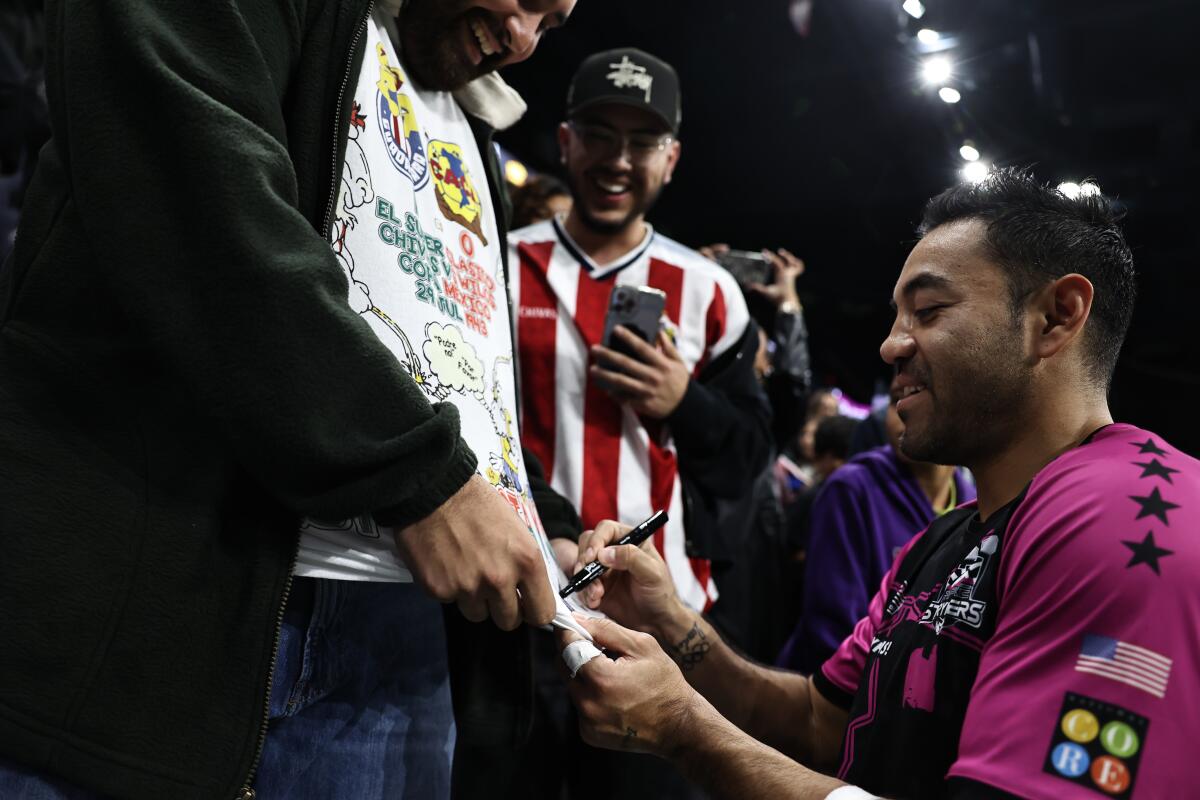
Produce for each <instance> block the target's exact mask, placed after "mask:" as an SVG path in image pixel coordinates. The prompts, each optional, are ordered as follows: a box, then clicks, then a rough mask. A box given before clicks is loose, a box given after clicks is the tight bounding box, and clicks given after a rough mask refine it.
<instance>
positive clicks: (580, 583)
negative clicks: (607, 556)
mask: <svg viewBox="0 0 1200 800" xmlns="http://www.w3.org/2000/svg"><path fill="white" fill-rule="evenodd" d="M666 524H667V512H665V511H655V512H654V515H653V516H651V517H650V519H648V520H646V521H645V522H643V523H642V524H641V525H638V526H637V527H636V528H633V529H632V530H630V531H629V533H627V534H625V535H624V536H622V537H621V538H620V539H618V540H617V541H615V542H613V543H612V544H611V545H606V546H607V547H618V546H620V545H623V544H632V545H639V544H641V543H642V542H644V541H646V540H647V539H649V538H650V534H652V533H654V532H655V531H656V530H658V529H659V528H661V527H662V526H663V525H666ZM606 572H608V567H606V566H604V565H603V564H601V563H600V562H599V561H593V562H592V563H590V564H588V565H587V566H585V567H584V568H583V569H581V570H579V572H576V573H575V574H574V575H572V576H571V579H570V580H569V581H567V585H566V587H565V588H564V589H563V590H562V591H561V592H559V593H558V596H559V597H564V598H565V597H566V596H567V595H569V594H574V593H575V592H578V591H579V590H580V589H582V588H584V587H586V586H588V585H589V584H591V582H592V581H594V580H596V578H599V577H600V576H601V575H603V574H604V573H606Z"/></svg>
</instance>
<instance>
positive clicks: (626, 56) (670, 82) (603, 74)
mask: <svg viewBox="0 0 1200 800" xmlns="http://www.w3.org/2000/svg"><path fill="white" fill-rule="evenodd" d="M604 103H620V104H622V105H627V106H634V107H635V108H641V109H645V110H646V111H649V112H650V113H651V114H654V115H655V116H656V117H658V118H659V119H661V120H662V121H663V122H664V123H666V126H667V127H668V128H670V129H671V132H672V133H678V132H679V122H680V119H681V115H682V111H681V109H680V98H679V75H677V74H676V73H675V68H674V67H672V66H671V65H670V64H668V63H667V62H665V61H663V60H662V59H659V58H655V57H654V56H652V55H650V54H649V53H647V52H645V51H644V50H638V49H637V48H635V47H620V48H617V49H616V50H606V51H604V52H603V53H596V54H595V55H591V56H588V57H587V58H586V59H584V61H583V63H582V64H580V65H579V69H578V70H576V71H575V77H573V78H571V88H570V89H568V90H567V117H568V118H571V117H574V116H575V115H576V114H578V113H579V112H580V111H583V110H584V109H585V108H590V107H592V106H598V105H601V104H604Z"/></svg>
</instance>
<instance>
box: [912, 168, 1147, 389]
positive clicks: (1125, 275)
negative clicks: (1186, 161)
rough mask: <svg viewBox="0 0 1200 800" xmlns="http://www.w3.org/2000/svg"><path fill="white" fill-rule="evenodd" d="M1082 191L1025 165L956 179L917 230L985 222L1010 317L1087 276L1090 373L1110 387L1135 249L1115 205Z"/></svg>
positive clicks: (1130, 295)
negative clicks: (1070, 278)
mask: <svg viewBox="0 0 1200 800" xmlns="http://www.w3.org/2000/svg"><path fill="white" fill-rule="evenodd" d="M1089 187H1091V191H1089ZM1083 188H1084V191H1082V192H1080V193H1078V195H1077V196H1074V197H1072V196H1068V195H1067V194H1065V193H1064V192H1063V191H1061V190H1060V189H1058V188H1056V187H1054V186H1051V185H1050V184H1042V183H1038V181H1037V180H1036V179H1035V178H1034V177H1033V175H1032V174H1031V173H1030V172H1029V170H1028V169H1017V168H1003V169H997V170H995V171H993V172H992V173H991V174H990V175H988V177H986V178H984V179H983V180H982V181H980V182H979V183H961V184H959V185H958V186H954V187H951V188H949V189H947V190H946V191H944V192H942V193H941V194H939V195H938V196H937V197H935V198H933V199H932V200H930V201H929V203H928V204H927V205H926V206H925V214H924V217H923V218H922V220H921V225H920V227H919V228H918V229H917V233H918V234H919V235H921V236H924V235H925V234H927V233H929V231H931V230H933V229H934V228H937V227H938V226H940V225H944V224H946V223H948V222H954V221H956V220H961V219H979V220H982V221H983V222H984V223H985V224H986V226H987V233H986V235H985V237H984V246H985V247H986V248H987V252H988V256H989V258H991V259H992V260H994V261H995V262H996V263H997V264H999V265H1000V266H1002V267H1003V268H1004V269H1005V270H1006V271H1007V277H1008V288H1009V301H1010V304H1011V307H1012V312H1013V316H1014V317H1015V316H1016V315H1017V314H1018V313H1019V312H1020V309H1021V307H1022V305H1023V304H1024V302H1025V300H1026V298H1028V297H1029V295H1030V294H1032V293H1033V292H1034V291H1036V290H1037V289H1039V288H1040V287H1042V286H1044V285H1045V284H1046V283H1048V282H1050V281H1053V280H1056V279H1058V278H1061V277H1062V276H1063V275H1069V274H1071V273H1078V274H1080V275H1082V276H1084V277H1085V278H1087V279H1088V280H1089V281H1091V282H1092V286H1093V287H1095V297H1094V298H1093V300H1092V313H1091V316H1090V318H1089V319H1088V323H1087V329H1086V331H1085V334H1086V337H1087V338H1086V343H1087V355H1088V360H1089V362H1090V366H1091V367H1092V373H1093V376H1094V377H1095V378H1096V379H1097V380H1098V381H1099V384H1100V385H1101V386H1103V387H1105V388H1107V387H1108V385H1109V383H1110V382H1111V380H1112V373H1113V369H1114V368H1115V367H1116V364H1117V355H1118V354H1119V353H1120V351H1121V343H1122V342H1123V341H1124V340H1125V333H1126V331H1128V330H1129V320H1130V318H1131V317H1132V316H1133V300H1134V295H1135V292H1136V290H1135V286H1134V271H1133V254H1132V253H1130V252H1129V246H1128V245H1127V244H1125V237H1124V236H1123V235H1122V234H1121V229H1120V227H1118V225H1117V223H1118V222H1119V221H1120V219H1121V214H1120V213H1119V212H1118V211H1117V210H1116V209H1115V208H1114V206H1113V202H1112V201H1111V200H1110V199H1109V198H1107V197H1105V196H1104V195H1102V194H1100V193H1099V191H1096V190H1095V184H1088V183H1085V184H1084V185H1083Z"/></svg>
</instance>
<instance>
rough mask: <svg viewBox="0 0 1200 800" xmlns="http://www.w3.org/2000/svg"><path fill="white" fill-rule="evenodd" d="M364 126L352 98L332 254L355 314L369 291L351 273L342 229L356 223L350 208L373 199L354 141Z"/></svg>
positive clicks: (363, 308) (367, 302)
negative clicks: (342, 277) (340, 268)
mask: <svg viewBox="0 0 1200 800" xmlns="http://www.w3.org/2000/svg"><path fill="white" fill-rule="evenodd" d="M366 127H367V117H366V115H364V114H363V113H362V106H361V105H359V103H358V102H357V101H355V102H354V105H353V108H352V109H351V110H350V133H349V138H348V139H347V141H346V158H345V160H344V161H343V162H342V183H341V186H339V187H338V198H337V203H336V204H335V205H334V223H333V254H334V255H335V256H336V257H337V260H338V263H339V264H341V265H342V271H343V272H345V273H346V280H347V281H348V282H349V284H350V286H349V291H348V294H347V301H348V302H349V303H350V307H351V308H353V309H354V310H355V311H356V312H358V313H359V314H365V313H367V312H368V311H370V310H371V308H372V303H371V291H370V289H369V288H368V287H367V285H366V284H365V283H363V282H362V281H360V280H356V279H355V277H354V254H353V253H352V252H350V248H349V247H347V245H346V233H347V232H348V231H350V230H352V229H353V228H355V227H356V226H357V225H358V218H357V217H356V216H355V215H354V209H356V208H359V207H360V206H364V205H366V204H368V203H370V202H372V201H373V200H374V199H375V187H374V186H373V185H372V183H371V168H370V167H369V166H368V165H367V155H366V153H364V152H363V149H362V145H361V144H359V143H358V137H359V134H361V133H362V132H363V131H364V130H366Z"/></svg>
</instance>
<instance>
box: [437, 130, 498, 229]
mask: <svg viewBox="0 0 1200 800" xmlns="http://www.w3.org/2000/svg"><path fill="white" fill-rule="evenodd" d="M429 165H430V167H431V169H432V172H433V189H434V194H436V195H437V203H438V208H439V209H440V210H441V212H442V216H444V217H446V219H448V220H450V221H451V222H457V223H458V224H459V225H462V226H463V227H464V228H466V229H467V230H469V231H470V232H471V233H473V234H475V235H476V236H478V237H479V240H480V241H481V242H483V243H484V244H485V245H486V244H487V243H488V242H487V237H485V236H484V235H483V201H482V199H481V198H480V197H479V192H478V191H476V189H475V184H474V183H473V182H472V181H471V177H470V175H469V174H468V172H467V166H466V163H465V161H464V156H463V151H462V148H461V147H459V146H458V145H456V144H453V143H451V142H442V141H438V140H437V139H434V140H432V141H430V142H429Z"/></svg>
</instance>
